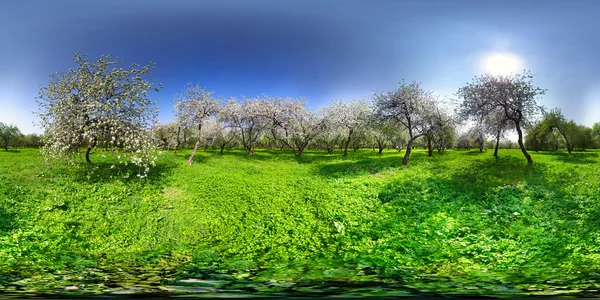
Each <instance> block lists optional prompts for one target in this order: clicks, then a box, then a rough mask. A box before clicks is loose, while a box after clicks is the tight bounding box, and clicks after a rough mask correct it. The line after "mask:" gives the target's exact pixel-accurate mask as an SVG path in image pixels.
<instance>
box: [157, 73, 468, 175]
mask: <svg viewBox="0 0 600 300" xmlns="http://www.w3.org/2000/svg"><path fill="white" fill-rule="evenodd" d="M174 111H175V117H176V120H175V121H174V122H173V123H171V124H164V125H158V126H155V128H154V130H153V136H154V137H155V139H156V140H157V141H159V143H161V145H162V146H163V147H165V148H168V147H169V146H174V148H175V151H177V148H178V147H179V145H180V144H181V138H182V135H183V139H184V140H186V138H187V137H188V136H191V135H192V134H193V135H194V136H195V140H196V142H195V145H194V149H193V151H192V154H191V156H190V158H189V160H188V163H189V164H192V162H193V159H194V156H195V154H196V151H197V149H198V147H199V146H200V145H201V144H202V143H204V145H205V146H209V145H210V146H218V147H219V148H221V151H222V150H223V149H224V148H225V147H226V146H227V145H228V144H229V143H232V142H235V141H237V142H239V144H241V146H242V147H243V148H244V149H245V150H246V151H247V152H248V155H252V154H253V153H254V149H255V148H256V146H257V145H259V144H261V143H262V144H266V145H267V147H268V148H271V147H272V146H275V147H279V148H289V149H292V150H293V151H294V153H295V155H296V156H298V157H299V156H301V155H302V153H303V151H304V150H305V149H307V148H309V147H312V148H320V149H327V151H328V152H331V151H333V149H335V148H338V147H339V148H341V149H343V152H344V154H343V155H344V156H347V155H348V149H349V148H350V147H353V148H355V149H356V148H359V147H364V146H372V147H375V145H376V147H377V148H378V149H379V153H381V152H382V151H383V149H384V148H385V147H386V146H388V145H390V144H393V145H394V146H395V147H400V148H406V153H405V156H404V159H403V161H402V163H403V164H407V163H408V159H409V157H410V153H411V148H412V145H413V143H414V142H415V141H416V140H417V139H418V138H421V137H423V138H424V139H426V140H427V148H428V150H429V155H430V156H431V155H432V153H433V149H434V147H437V148H438V150H440V151H441V150H443V149H445V148H447V147H448V145H450V144H451V143H452V141H453V137H454V132H455V126H456V122H455V121H454V120H453V119H452V118H451V117H450V115H449V113H448V112H446V111H445V110H444V109H443V108H442V106H441V105H440V102H439V101H438V100H437V98H436V97H435V96H434V95H433V94H432V93H431V92H429V91H426V90H424V89H423V88H421V86H420V84H418V83H416V82H412V83H406V82H402V84H401V85H400V87H399V88H397V89H396V90H394V91H391V92H377V93H375V94H374V96H373V101H366V100H361V101H342V100H338V101H334V102H333V103H332V104H331V105H330V106H328V107H326V108H324V109H321V110H319V111H310V110H308V109H307V108H306V101H305V100H304V99H293V98H278V97H268V96H259V97H254V98H246V97H244V98H242V99H241V101H238V100H237V99H234V98H231V99H227V100H225V99H222V98H220V99H218V98H215V97H213V92H210V91H206V90H205V89H204V88H202V87H201V86H200V85H190V86H188V87H187V88H186V89H185V91H184V92H183V93H182V94H181V95H179V96H178V98H177V103H176V104H175V107H174ZM186 135H187V136H186Z"/></svg>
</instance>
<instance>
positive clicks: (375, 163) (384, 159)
mask: <svg viewBox="0 0 600 300" xmlns="http://www.w3.org/2000/svg"><path fill="white" fill-rule="evenodd" d="M401 165H402V158H401V157H398V156H371V157H364V158H360V159H352V160H350V159H348V160H342V161H336V162H330V163H322V164H319V165H317V166H316V168H315V172H316V174H317V175H320V176H323V177H332V178H340V177H348V176H362V175H367V174H371V175H372V174H377V173H380V172H383V171H386V170H389V169H392V168H396V167H399V166H401Z"/></svg>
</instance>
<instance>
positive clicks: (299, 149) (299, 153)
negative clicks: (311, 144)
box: [296, 146, 304, 157]
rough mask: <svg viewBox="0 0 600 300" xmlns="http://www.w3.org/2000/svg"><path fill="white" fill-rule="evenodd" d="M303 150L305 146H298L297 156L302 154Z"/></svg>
mask: <svg viewBox="0 0 600 300" xmlns="http://www.w3.org/2000/svg"><path fill="white" fill-rule="evenodd" d="M302 152H304V146H300V147H298V152H296V157H300V156H302Z"/></svg>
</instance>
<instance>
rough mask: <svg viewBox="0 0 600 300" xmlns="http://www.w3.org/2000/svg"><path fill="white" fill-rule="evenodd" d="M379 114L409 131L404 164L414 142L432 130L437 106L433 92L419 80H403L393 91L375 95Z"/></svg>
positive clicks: (406, 162)
mask: <svg viewBox="0 0 600 300" xmlns="http://www.w3.org/2000/svg"><path fill="white" fill-rule="evenodd" d="M374 98H375V106H376V108H377V114H378V115H379V116H380V117H381V118H384V119H391V120H394V121H395V122H397V123H398V124H400V125H402V126H403V127H404V128H405V129H406V131H407V133H408V143H407V145H406V152H405V154H404V158H403V159H402V164H403V165H407V164H408V159H409V157H410V153H411V151H412V145H413V142H414V141H415V140H416V139H418V138H420V137H422V136H424V135H426V134H427V133H428V132H430V131H431V128H432V124H434V122H431V112H432V110H433V109H434V108H435V103H434V97H433V95H432V93H431V92H429V91H426V90H424V89H422V88H421V85H420V84H419V83H418V82H412V83H406V82H404V81H403V82H402V83H401V85H400V87H399V88H398V89H396V90H394V91H391V92H378V93H376V94H375V96H374Z"/></svg>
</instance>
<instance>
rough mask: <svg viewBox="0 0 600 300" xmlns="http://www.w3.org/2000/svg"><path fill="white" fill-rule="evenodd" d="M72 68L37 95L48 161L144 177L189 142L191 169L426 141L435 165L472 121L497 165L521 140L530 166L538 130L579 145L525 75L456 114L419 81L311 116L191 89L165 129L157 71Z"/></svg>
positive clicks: (105, 64)
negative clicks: (97, 154) (158, 150)
mask: <svg viewBox="0 0 600 300" xmlns="http://www.w3.org/2000/svg"><path fill="white" fill-rule="evenodd" d="M74 62H75V64H76V67H75V68H72V69H70V70H68V71H67V72H65V73H56V74H53V75H51V77H50V82H49V83H48V85H46V86H43V87H41V89H40V95H39V97H38V104H39V107H40V111H39V112H38V113H37V114H38V116H39V117H40V120H41V121H40V125H41V127H42V128H43V129H44V131H45V134H44V143H45V146H44V152H43V153H44V154H45V156H46V157H47V158H57V159H68V160H71V161H72V159H73V158H74V157H77V156H78V155H80V154H81V155H84V156H85V159H86V161H88V162H90V163H91V160H90V153H91V151H92V150H93V149H95V148H98V147H102V148H104V149H106V150H109V151H110V152H112V153H113V155H114V156H115V157H116V158H117V159H118V160H119V162H120V163H123V164H127V163H128V162H129V163H133V164H135V165H137V166H139V168H140V171H141V170H144V171H143V173H144V174H145V173H146V172H147V171H148V169H149V167H150V166H152V165H154V164H155V161H156V155H154V151H152V150H154V149H155V147H156V146H157V145H158V146H162V147H164V148H173V149H174V151H175V152H176V151H177V149H178V148H180V147H181V146H182V145H186V144H188V143H190V142H191V143H193V144H194V147H193V151H192V154H191V156H190V157H189V160H188V163H189V164H192V163H193V160H194V156H195V154H196V152H197V150H198V148H199V147H200V146H201V145H202V146H203V147H218V148H220V149H221V151H223V150H224V149H225V148H227V147H232V146H237V145H239V146H240V147H242V148H244V149H245V150H246V151H247V153H248V155H253V153H254V151H255V149H256V147H257V146H265V147H267V148H271V147H279V148H289V149H293V151H294V153H295V155H296V156H301V155H302V153H303V151H304V150H305V149H307V148H320V149H324V150H327V151H328V152H331V151H333V149H336V148H340V149H343V153H344V154H343V155H344V156H347V154H348V149H349V148H354V149H357V148H359V147H364V146H369V147H374V148H375V147H377V148H378V149H379V152H380V153H381V152H382V151H383V149H384V148H385V147H390V146H392V147H395V148H400V149H401V148H404V149H406V151H405V155H404V158H403V160H402V163H403V164H407V163H408V160H409V158H410V154H411V149H412V148H413V146H415V145H416V143H420V142H421V141H422V142H423V143H424V144H425V146H426V148H427V149H428V153H429V155H430V156H431V155H432V154H433V149H434V148H437V149H438V151H443V150H444V149H445V148H448V147H450V146H451V145H452V144H454V143H455V140H456V127H457V126H458V125H460V124H462V123H464V122H466V121H472V122H474V123H475V126H474V127H473V128H472V129H471V130H470V131H469V132H467V133H466V136H465V135H463V136H461V137H459V138H458V140H457V141H456V144H457V145H459V146H462V145H464V146H465V147H471V145H477V147H479V148H480V149H481V150H483V148H484V147H485V144H486V140H487V138H488V137H490V136H491V137H492V138H493V139H494V141H495V143H494V144H495V146H494V148H495V151H494V155H495V156H497V155H498V153H497V152H498V148H499V145H500V141H501V140H502V138H503V137H504V136H505V135H506V134H507V133H508V132H509V131H515V132H516V133H517V136H518V141H517V144H518V146H519V148H520V149H521V151H522V152H523V155H524V156H525V158H526V159H527V161H528V163H532V162H533V161H532V159H531V156H530V155H529V153H528V152H527V148H526V146H525V142H524V130H526V129H531V128H534V129H535V128H538V127H539V130H537V131H536V130H530V131H529V133H530V134H532V132H537V133H535V138H533V139H531V140H532V141H535V142H534V144H535V145H536V146H535V147H537V145H541V144H542V140H540V142H539V143H538V142H537V138H540V139H541V138H542V136H545V135H544V134H546V135H548V134H550V132H554V130H558V132H560V133H564V134H563V136H564V137H565V140H566V141H567V142H568V145H567V149H568V150H569V151H571V150H573V149H574V148H573V147H574V146H573V145H575V144H576V142H575V136H576V135H572V136H571V135H570V132H571V131H569V130H571V129H569V128H570V127H569V126H570V125H565V124H567V123H568V122H567V123H565V122H563V121H560V122H555V120H554V119H552V120H550V119H551V117H550V116H554V117H553V118H555V119H556V118H557V117H556V116H555V115H556V111H553V112H550V113H549V114H546V115H545V118H547V119H548V120H547V121H542V122H541V123H536V120H537V119H539V118H538V117H539V116H540V115H542V112H543V108H542V107H541V106H539V105H538V104H537V102H536V100H537V98H538V97H539V96H540V95H543V94H544V92H545V90H543V89H540V88H538V87H536V86H535V85H534V84H533V75H531V74H530V73H527V72H525V73H523V74H519V75H510V76H494V75H489V74H486V75H483V76H480V77H476V78H474V79H473V80H472V81H471V82H470V83H467V84H466V85H465V86H463V87H461V88H459V90H458V92H457V96H458V97H457V98H456V99H454V100H455V107H457V109H455V111H454V113H453V114H452V113H451V112H449V111H447V110H446V109H444V107H445V106H444V105H442V102H441V101H440V100H439V99H438V97H437V96H435V95H434V94H433V93H431V92H430V91H427V90H425V89H424V88H422V86H421V85H420V84H419V83H417V82H405V81H402V82H401V83H400V86H399V87H398V88H396V89H394V90H391V91H377V92H375V93H374V94H373V96H372V98H371V99H369V100H360V101H341V100H339V101H334V102H333V103H332V104H331V105H330V106H328V107H326V108H324V109H320V110H317V111H311V110H309V109H307V108H306V101H305V100H303V99H293V98H279V97H269V96H264V95H263V96H258V97H252V98H248V97H243V98H241V99H235V98H230V99H223V98H218V97H215V95H214V93H213V92H210V91H207V90H206V89H205V88H203V87H202V86H200V85H189V86H188V87H187V88H186V89H184V91H183V92H182V93H181V94H180V95H178V96H177V98H176V99H175V100H176V101H175V102H176V104H175V106H174V111H175V120H174V121H173V122H172V123H170V124H163V125H159V124H156V123H155V118H156V115H157V111H158V108H157V106H156V103H155V102H154V101H152V100H151V99H150V97H149V96H148V93H149V92H150V91H152V90H155V91H159V89H160V87H157V86H156V85H155V84H153V83H152V80H151V78H150V77H151V75H152V69H153V64H152V63H151V64H150V65H148V66H143V67H142V66H139V65H131V66H129V67H128V68H123V67H122V62H120V61H118V60H112V59H111V57H110V56H101V57H100V58H98V59H96V60H93V61H92V60H90V59H88V58H87V57H86V56H85V55H82V54H79V53H78V54H75V56H74ZM553 114H554V115H553ZM559 119H560V118H559ZM544 120H545V119H544ZM561 120H562V119H561ZM539 124H545V125H539ZM536 126H537V127H536ZM80 149H83V152H81V151H80ZM535 149H538V148H535ZM540 149H541V148H540ZM142 176H143V175H142Z"/></svg>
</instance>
